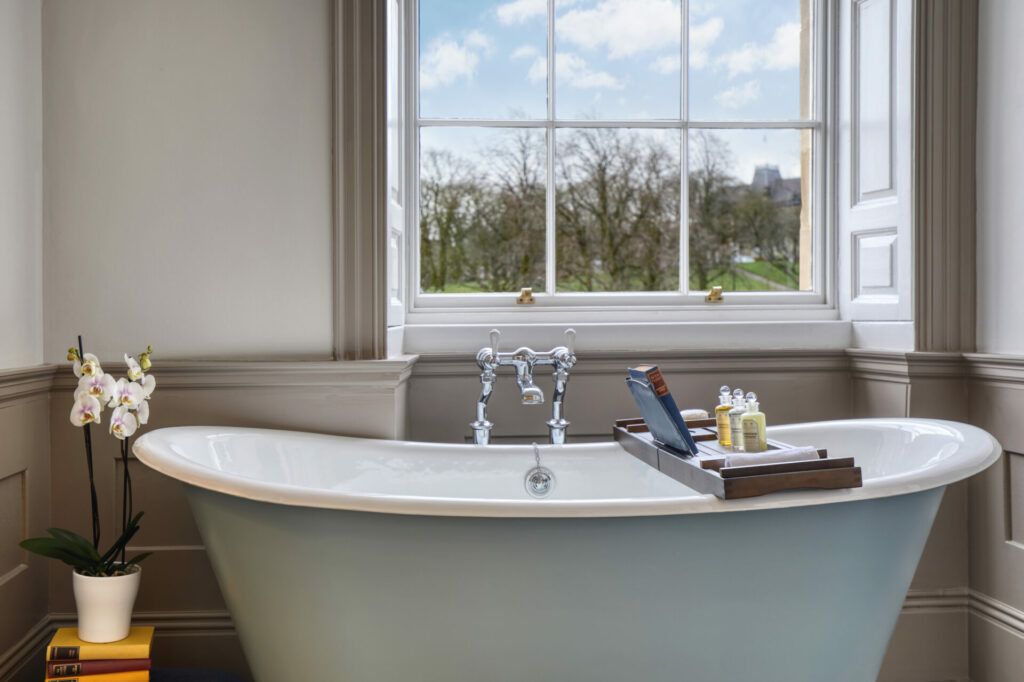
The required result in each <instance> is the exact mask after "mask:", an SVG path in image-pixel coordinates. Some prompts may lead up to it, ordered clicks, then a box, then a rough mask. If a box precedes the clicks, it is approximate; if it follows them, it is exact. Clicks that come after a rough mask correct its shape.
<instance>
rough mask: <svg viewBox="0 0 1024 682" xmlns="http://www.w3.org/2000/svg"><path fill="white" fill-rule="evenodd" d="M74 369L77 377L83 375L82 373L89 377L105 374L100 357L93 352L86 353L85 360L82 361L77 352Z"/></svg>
mask: <svg viewBox="0 0 1024 682" xmlns="http://www.w3.org/2000/svg"><path fill="white" fill-rule="evenodd" d="M74 369H75V376H76V377H81V376H82V375H85V376H87V377H91V376H102V375H103V368H102V367H100V359H99V358H98V357H96V356H95V355H93V354H92V353H86V354H85V362H82V361H81V360H80V359H79V357H78V354H77V353H75V365H74Z"/></svg>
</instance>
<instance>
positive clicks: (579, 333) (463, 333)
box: [390, 311, 853, 355]
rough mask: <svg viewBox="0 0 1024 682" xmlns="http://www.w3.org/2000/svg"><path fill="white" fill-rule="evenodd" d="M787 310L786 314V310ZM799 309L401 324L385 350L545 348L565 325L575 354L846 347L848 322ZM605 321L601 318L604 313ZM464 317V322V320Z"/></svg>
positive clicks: (554, 343)
mask: <svg viewBox="0 0 1024 682" xmlns="http://www.w3.org/2000/svg"><path fill="white" fill-rule="evenodd" d="M790 312H792V311H790ZM809 312H811V311H804V319H793V316H792V314H791V315H790V316H789V318H788V319H775V320H771V319H759V320H756V321H755V320H729V321H723V320H721V319H719V320H694V321H685V322H681V321H678V320H675V321H672V320H657V319H652V317H651V315H650V314H647V315H646V316H645V320H644V321H637V320H607V319H606V320H604V321H592V320H591V321H588V320H586V319H581V317H580V316H569V315H564V314H563V315H562V316H561V319H560V320H552V319H547V320H545V319H538V318H533V319H531V320H530V321H525V320H523V319H522V316H519V317H520V319H519V320H518V321H515V320H508V319H500V318H501V317H502V316H501V315H498V314H493V313H492V314H491V315H489V316H488V318H487V319H473V318H475V316H468V315H463V318H464V319H463V321H462V322H454V321H451V322H444V323H442V322H434V323H424V322H420V321H416V322H414V323H410V324H406V325H405V326H404V327H402V328H401V331H397V330H396V331H393V332H392V337H391V344H390V348H391V349H392V351H391V352H395V353H397V352H399V350H400V351H401V352H403V353H406V354H416V355H433V354H449V353H475V352H476V351H477V350H479V349H480V348H481V347H483V346H486V345H487V344H488V343H489V341H488V336H487V334H488V332H489V331H490V330H491V329H493V328H497V329H499V330H500V331H501V333H502V336H501V342H500V347H501V349H502V350H512V349H515V348H517V347H519V346H530V347H531V348H534V349H548V348H552V347H554V346H557V345H561V344H562V343H564V339H563V333H564V331H565V330H566V328H568V327H572V328H574V329H575V330H576V346H575V348H576V350H579V351H670V350H683V349H720V350H754V349H806V350H838V349H845V348H849V347H850V346H851V345H852V340H853V339H852V336H853V334H852V326H851V323H850V322H849V321H846V320H836V319H834V317H835V313H834V311H828V312H829V317H827V318H826V317H817V318H815V317H813V316H809V315H807V313H809ZM606 317H607V315H606ZM466 318H469V319H466Z"/></svg>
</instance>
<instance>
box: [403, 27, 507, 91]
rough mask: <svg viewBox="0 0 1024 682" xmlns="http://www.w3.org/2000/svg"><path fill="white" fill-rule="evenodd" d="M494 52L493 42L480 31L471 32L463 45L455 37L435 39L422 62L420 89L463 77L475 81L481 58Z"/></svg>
mask: <svg viewBox="0 0 1024 682" xmlns="http://www.w3.org/2000/svg"><path fill="white" fill-rule="evenodd" d="M493 49H494V44H493V42H492V41H491V39H490V38H489V37H488V36H486V35H485V34H483V33H481V32H480V31H470V32H469V33H467V34H466V37H465V39H464V40H463V41H462V42H461V43H459V42H458V41H456V40H453V39H452V38H439V39H437V40H435V41H434V42H433V43H431V44H430V47H429V48H428V49H427V52H426V53H425V54H424V55H423V57H422V59H420V88H422V89H423V90H430V89H431V88H436V87H437V86H439V85H451V84H452V83H454V82H455V81H456V80H458V79H460V78H465V79H466V80H471V79H472V78H473V76H474V75H475V74H476V67H477V65H478V64H479V63H480V55H481V54H485V53H490V52H491V51H493Z"/></svg>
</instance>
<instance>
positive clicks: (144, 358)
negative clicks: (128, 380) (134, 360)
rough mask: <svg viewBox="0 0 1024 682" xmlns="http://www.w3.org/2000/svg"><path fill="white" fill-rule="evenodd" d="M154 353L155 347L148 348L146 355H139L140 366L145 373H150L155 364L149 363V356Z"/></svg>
mask: <svg viewBox="0 0 1024 682" xmlns="http://www.w3.org/2000/svg"><path fill="white" fill-rule="evenodd" d="M152 352H153V346H146V352H145V353H139V366H140V367H141V368H142V371H143V372H148V371H149V368H150V367H152V366H153V363H152V362H150V361H149V354H150V353H152Z"/></svg>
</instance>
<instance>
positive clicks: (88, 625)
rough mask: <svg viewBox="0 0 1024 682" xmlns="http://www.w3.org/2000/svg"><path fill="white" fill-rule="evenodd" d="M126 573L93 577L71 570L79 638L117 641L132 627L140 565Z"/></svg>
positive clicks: (140, 575)
mask: <svg viewBox="0 0 1024 682" xmlns="http://www.w3.org/2000/svg"><path fill="white" fill-rule="evenodd" d="M134 568H135V570H134V571H132V572H131V573H129V574H127V575H115V576H104V577H100V578H96V577H93V576H88V575H80V574H79V573H77V572H74V571H72V574H71V575H72V586H73V587H74V590H75V605H76V606H77V607H78V638H79V639H81V640H83V641H86V642H99V643H103V642H116V641H118V640H120V639H124V638H125V637H127V636H128V633H129V632H130V631H131V628H132V609H133V608H134V607H135V596H136V595H137V594H138V593H139V580H140V579H141V577H142V568H140V567H139V566H135V567H134Z"/></svg>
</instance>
